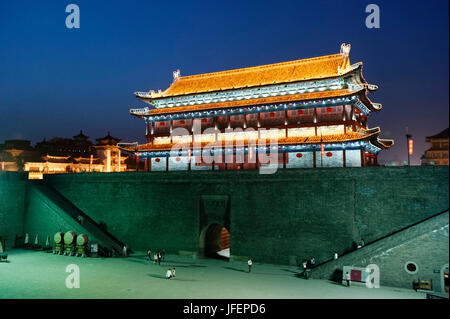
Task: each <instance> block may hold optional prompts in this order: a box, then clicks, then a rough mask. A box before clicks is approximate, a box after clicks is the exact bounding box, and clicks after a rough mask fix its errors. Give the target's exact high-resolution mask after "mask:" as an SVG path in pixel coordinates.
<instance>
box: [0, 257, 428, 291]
mask: <svg viewBox="0 0 450 319" xmlns="http://www.w3.org/2000/svg"><path fill="white" fill-rule="evenodd" d="M8 253H9V256H8V260H9V262H7V263H5V262H1V263H0V298H2V299H5V298H8V299H9V298H17V299H21V298H31V299H34V298H44V299H45V298H63V299H66V298H75V299H78V298H102V299H103V298H133V299H136V298H180V299H186V298H188V299H195V298H206V299H222V298H224V299H231V298H243V299H246V298H252V299H253V298H256V299H260V298H261V299H264V298H274V299H303V298H308V299H311V298H313V299H329V298H345V299H360V298H364V299H368V298H370V299H384V298H387V299H391V298H395V299H423V298H425V294H424V293H420V292H415V291H414V290H412V289H401V288H392V287H381V288H378V289H369V288H366V287H365V286H352V287H350V288H348V287H344V286H342V285H340V284H336V283H333V282H330V281H326V280H312V279H309V280H305V279H302V278H299V277H297V275H298V273H299V269H298V268H297V267H293V266H283V265H268V264H259V263H257V262H255V261H254V262H253V268H252V272H251V273H250V274H249V273H248V267H247V264H246V263H244V262H228V261H223V260H215V259H192V258H189V257H184V256H177V255H169V256H167V258H166V259H167V260H166V262H163V263H162V264H161V265H155V264H153V263H149V262H148V261H147V260H146V259H145V257H144V256H143V255H139V254H136V255H134V256H132V257H128V258H80V257H69V256H59V255H53V254H51V253H45V252H35V251H28V250H11V251H9V252H8ZM69 264H76V265H78V266H79V269H80V288H78V289H76V288H73V289H68V288H67V287H66V284H65V282H66V278H67V276H68V275H69V273H67V272H66V267H67V266H68V265H69ZM169 267H175V268H176V275H177V277H176V278H173V279H170V280H168V279H166V278H165V273H166V271H167V269H168V268H169Z"/></svg>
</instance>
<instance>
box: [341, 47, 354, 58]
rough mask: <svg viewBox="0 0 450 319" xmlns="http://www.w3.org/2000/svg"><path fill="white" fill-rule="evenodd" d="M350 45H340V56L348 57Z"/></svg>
mask: <svg viewBox="0 0 450 319" xmlns="http://www.w3.org/2000/svg"><path fill="white" fill-rule="evenodd" d="M351 47H352V46H351V44H350V43H349V44H345V43H342V44H341V54H342V56H343V57H344V58H348V56H349V55H350V49H351Z"/></svg>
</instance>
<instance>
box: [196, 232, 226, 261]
mask: <svg viewBox="0 0 450 319" xmlns="http://www.w3.org/2000/svg"><path fill="white" fill-rule="evenodd" d="M199 247H200V250H201V252H202V253H203V256H204V257H207V258H216V259H224V260H228V259H229V258H230V233H229V231H228V230H227V229H226V228H225V227H224V226H222V225H220V224H217V223H214V224H210V225H208V226H207V227H205V228H204V229H203V231H202V232H201V233H200V242H199Z"/></svg>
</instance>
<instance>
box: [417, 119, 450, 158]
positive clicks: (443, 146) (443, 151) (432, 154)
mask: <svg viewBox="0 0 450 319" xmlns="http://www.w3.org/2000/svg"><path fill="white" fill-rule="evenodd" d="M448 140H449V138H448V127H447V128H446V129H445V130H443V131H442V132H440V133H438V134H435V135H433V136H427V138H426V141H427V142H428V143H430V145H431V147H430V148H429V149H427V150H426V151H425V153H424V154H423V156H422V158H421V160H422V165H448V151H449V148H448Z"/></svg>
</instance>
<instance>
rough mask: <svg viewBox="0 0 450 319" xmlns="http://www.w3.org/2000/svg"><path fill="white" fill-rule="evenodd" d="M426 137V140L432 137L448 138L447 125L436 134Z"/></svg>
mask: <svg viewBox="0 0 450 319" xmlns="http://www.w3.org/2000/svg"><path fill="white" fill-rule="evenodd" d="M426 139H427V141H428V140H432V139H448V127H447V128H446V129H445V130H443V131H442V132H439V133H438V134H435V135H433V136H427V138H426Z"/></svg>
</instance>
